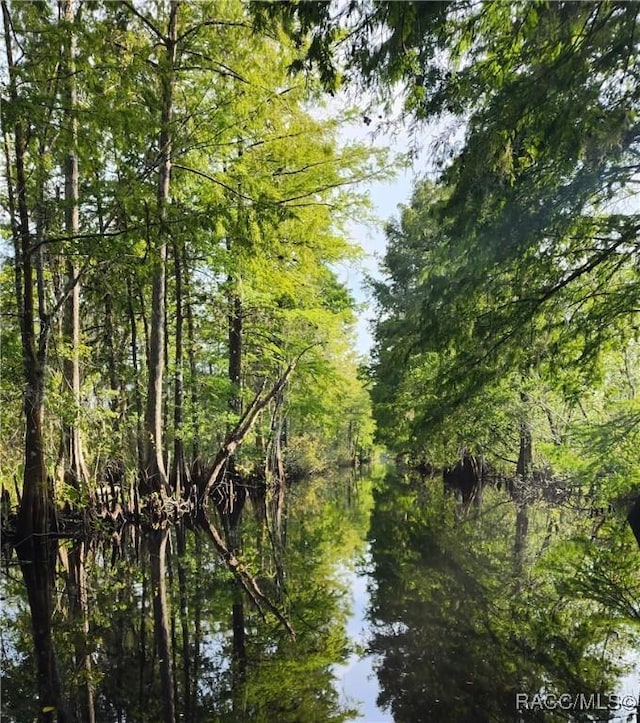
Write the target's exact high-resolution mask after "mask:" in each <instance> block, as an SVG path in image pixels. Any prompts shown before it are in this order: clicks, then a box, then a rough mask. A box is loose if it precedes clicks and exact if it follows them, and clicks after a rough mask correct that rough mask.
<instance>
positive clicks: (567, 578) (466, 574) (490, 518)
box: [369, 477, 640, 723]
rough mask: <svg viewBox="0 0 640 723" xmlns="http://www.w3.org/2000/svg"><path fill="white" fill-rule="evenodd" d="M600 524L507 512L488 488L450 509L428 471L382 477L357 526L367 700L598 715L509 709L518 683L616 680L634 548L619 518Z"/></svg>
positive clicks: (421, 713)
mask: <svg viewBox="0 0 640 723" xmlns="http://www.w3.org/2000/svg"><path fill="white" fill-rule="evenodd" d="M523 516H526V518H527V519H526V521H525V520H523ZM604 524H605V525H606V526H607V533H606V534H603V535H601V536H598V537H597V538H594V539H592V537H591V533H592V532H593V521H591V520H589V519H588V517H587V516H585V515H581V514H579V513H576V512H575V511H571V510H569V509H562V508H553V507H551V506H548V505H543V504H542V503H539V504H536V505H528V506H522V505H521V506H519V508H518V510H517V511H516V506H515V505H514V504H513V503H512V502H511V501H510V500H509V499H508V498H507V496H506V495H505V494H504V493H499V492H498V491H497V490H487V493H486V497H485V500H484V506H483V509H482V511H481V513H480V514H479V515H475V514H473V515H466V516H465V515H459V514H457V511H456V510H455V503H454V502H453V500H451V499H448V498H446V497H445V496H444V494H443V491H442V488H441V485H439V484H437V482H436V480H426V481H418V480H415V479H411V478H404V479H398V478H394V477H389V478H387V480H386V481H385V484H384V485H382V486H380V487H379V488H378V489H377V490H376V491H375V505H374V512H373V515H372V520H371V528H370V533H369V536H370V539H371V554H372V559H373V566H374V572H373V575H374V576H375V578H374V581H373V582H372V589H371V609H370V620H371V628H372V638H371V644H370V650H371V652H372V653H373V654H375V655H376V656H377V658H378V664H377V675H378V679H379V684H380V694H379V697H378V704H379V705H380V706H384V707H389V708H390V709H391V711H392V713H393V717H394V720H395V721H397V722H398V723H403V722H405V721H406V722H407V723H416V722H417V721H429V722H432V721H438V722H443V723H444V722H447V721H452V722H455V723H466V722H468V723H483V722H484V721H487V722H489V721H492V722H493V721H496V722H497V721H519V720H523V721H524V720H527V721H528V720H539V721H543V720H544V721H554V720H576V721H582V720H585V721H586V720H609V719H610V716H609V712H608V711H594V710H591V711H577V712H574V713H572V714H571V715H570V714H569V713H568V712H566V711H563V710H560V709H556V710H550V709H547V710H541V709H540V707H538V709H537V710H533V709H531V710H527V711H524V710H523V711H520V712H517V711H516V693H523V694H524V693H526V694H528V695H529V696H530V698H529V699H530V700H532V698H531V696H533V694H535V693H539V692H541V691H546V692H548V693H554V694H557V695H559V694H562V693H571V694H574V695H575V694H578V695H579V694H580V693H585V694H586V695H587V697H588V695H589V694H591V693H594V694H595V693H603V694H604V693H610V692H615V691H616V683H617V678H618V676H619V674H620V664H619V661H620V660H621V656H622V654H623V652H624V649H625V645H626V646H627V650H628V649H629V647H630V646H631V645H633V644H635V645H636V646H637V642H638V640H637V633H638V630H639V626H638V623H639V622H640V581H639V579H638V577H639V576H638V570H640V555H639V553H638V549H637V546H636V544H635V540H634V539H633V535H632V533H631V531H630V529H629V528H628V526H627V525H626V524H625V520H624V517H622V516H621V517H620V518H617V517H615V516H614V517H612V518H611V519H608V520H606V521H605V523H604ZM525 531H526V532H525ZM633 631H635V640H632V632H633ZM636 649H637V647H636ZM521 700H522V699H521ZM603 700H604V696H603ZM627 713H632V711H627ZM617 715H620V712H618V713H617ZM572 716H573V717H572ZM611 717H613V713H611ZM623 719H626V718H623Z"/></svg>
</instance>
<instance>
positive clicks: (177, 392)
mask: <svg viewBox="0 0 640 723" xmlns="http://www.w3.org/2000/svg"><path fill="white" fill-rule="evenodd" d="M173 261H174V274H175V288H176V291H175V293H176V314H175V319H176V322H175V323H176V337H175V347H176V349H175V355H176V359H175V374H174V401H173V433H174V442H173V470H172V475H171V476H172V487H173V491H174V494H175V496H176V498H177V499H180V498H181V497H182V496H183V494H184V490H185V488H186V487H187V482H188V480H187V479H185V478H186V474H187V469H186V464H185V457H184V441H183V438H182V435H183V422H184V373H183V366H184V344H183V326H184V314H183V303H182V254H181V253H180V247H179V245H178V244H177V243H176V242H175V241H174V242H173Z"/></svg>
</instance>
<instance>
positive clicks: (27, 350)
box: [1, 0, 70, 721]
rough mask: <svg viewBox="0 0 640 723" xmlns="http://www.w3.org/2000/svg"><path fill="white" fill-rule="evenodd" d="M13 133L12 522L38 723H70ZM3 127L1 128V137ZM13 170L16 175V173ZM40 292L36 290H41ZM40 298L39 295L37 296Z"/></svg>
mask: <svg viewBox="0 0 640 723" xmlns="http://www.w3.org/2000/svg"><path fill="white" fill-rule="evenodd" d="M1 6H2V19H3V26H4V40H5V51H6V61H7V73H8V81H9V82H8V95H9V99H10V102H11V103H12V105H13V106H14V107H15V108H19V103H18V100H19V99H18V92H17V84H16V67H15V64H14V58H13V47H12V39H11V16H10V13H9V9H8V6H7V3H6V2H5V0H2V3H1ZM12 131H13V139H12V140H13V159H12V158H11V154H10V150H9V140H8V137H7V136H6V135H5V152H6V169H5V170H6V173H7V185H8V191H9V193H8V195H9V202H10V217H11V221H12V235H13V244H14V251H15V261H14V272H15V289H16V301H17V313H18V316H19V318H20V334H21V341H22V360H23V372H24V382H25V384H24V397H23V410H24V417H25V438H24V455H25V456H24V473H23V484H22V494H21V495H20V506H19V509H18V519H17V524H16V538H15V539H16V552H17V555H18V560H19V562H20V568H21V571H22V575H23V577H24V581H25V586H26V588H27V596H28V600H29V607H30V610H31V624H32V631H33V642H34V648H35V652H36V668H37V686H38V705H39V711H40V712H39V720H41V721H49V720H51V721H53V720H54V717H55V716H56V714H57V719H58V720H59V721H69V720H70V717H69V713H68V711H67V706H66V704H65V701H64V697H63V694H62V684H61V680H60V675H59V672H58V667H57V661H56V653H55V648H54V643H53V635H52V630H51V617H52V612H53V600H52V597H53V584H54V577H55V564H56V559H57V543H56V541H55V539H54V538H53V537H52V536H51V535H50V533H51V531H52V526H54V525H55V517H54V515H53V499H52V493H53V491H52V488H51V487H50V486H49V484H48V480H47V473H46V466H45V457H44V444H43V422H44V379H45V366H46V359H47V346H48V340H49V322H50V320H49V317H48V316H42V314H44V313H45V312H44V308H43V306H42V305H39V310H40V314H41V316H40V318H39V320H38V327H39V331H38V332H37V333H36V320H35V313H36V312H35V295H34V282H37V280H38V279H43V275H42V274H38V273H37V268H36V269H34V265H33V263H34V259H35V260H36V266H37V260H38V258H39V256H38V254H34V253H33V248H32V239H31V229H30V218H29V206H28V200H27V172H26V168H25V156H26V153H27V144H26V138H25V133H24V128H23V125H22V122H21V120H20V117H19V115H18V117H17V119H16V121H15V124H14V127H13V129H12ZM6 133H7V129H5V134H6ZM14 171H15V176H14ZM39 291H40V293H43V291H42V289H40V290H39ZM38 296H40V294H39V295H38Z"/></svg>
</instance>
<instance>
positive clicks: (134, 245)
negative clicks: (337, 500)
mask: <svg viewBox="0 0 640 723" xmlns="http://www.w3.org/2000/svg"><path fill="white" fill-rule="evenodd" d="M2 13H3V23H4V26H3V27H4V49H5V57H6V63H5V76H4V88H3V132H4V155H5V164H4V167H5V193H4V194H3V206H4V218H3V224H4V225H3V237H4V241H3V255H4V257H5V260H4V262H3V264H2V269H1V278H0V288H1V294H2V314H3V322H2V365H3V374H2V382H1V385H2V389H1V394H2V402H3V403H2V428H3V431H4V435H3V436H4V439H3V444H2V447H1V450H0V455H1V457H0V459H1V461H2V469H3V473H2V476H3V485H4V487H5V489H9V490H10V491H11V495H12V496H13V498H14V499H13V501H14V502H16V499H15V496H16V493H17V495H18V496H19V497H20V500H21V504H20V514H19V525H20V528H21V533H20V534H21V535H22V536H27V535H28V534H29V533H30V531H31V530H36V529H45V527H46V526H47V524H48V523H47V522H46V520H47V519H48V518H50V517H51V514H52V506H54V504H55V505H57V506H60V505H62V504H63V503H68V504H69V505H71V506H72V507H73V506H78V505H83V504H86V503H89V502H95V501H96V490H97V489H98V488H100V487H102V486H104V485H105V484H107V483H113V482H114V479H116V481H117V484H118V485H119V486H121V487H122V489H123V490H124V489H126V492H127V500H130V501H131V505H132V507H133V504H134V502H135V504H139V497H141V496H144V495H146V494H149V493H151V492H155V493H158V494H159V495H161V497H162V498H167V497H172V496H173V497H175V498H176V499H180V498H183V497H184V498H186V497H188V496H189V495H192V494H194V491H193V489H192V487H193V485H194V484H196V483H197V489H196V491H195V494H196V495H197V496H199V497H200V498H202V497H203V496H204V495H206V494H208V493H209V492H210V491H211V489H212V487H213V486H215V484H217V482H219V481H220V479H221V478H222V476H223V474H224V472H225V470H226V469H227V468H228V463H229V461H230V459H232V458H234V460H235V466H236V467H238V468H239V469H240V470H241V473H243V474H246V473H248V472H249V471H250V470H253V471H256V470H257V471H259V472H260V474H262V475H263V476H264V475H265V474H266V475H270V474H271V475H282V472H283V457H284V455H283V447H284V446H285V445H286V446H287V449H288V451H289V461H290V462H291V465H292V467H295V466H296V465H297V466H298V467H299V468H310V467H314V466H315V467H318V466H321V465H322V464H324V463H326V462H325V461H326V460H327V459H330V460H331V461H340V460H341V461H344V462H352V461H353V460H356V459H358V458H359V457H363V456H366V454H367V451H366V450H367V447H368V446H369V445H370V443H371V433H372V423H371V420H370V414H369V402H368V397H367V394H366V392H365V390H364V386H363V384H362V383H361V381H360V380H359V375H358V362H357V359H356V357H355V355H354V353H353V350H352V347H353V333H352V325H353V321H354V314H355V312H354V308H355V305H354V301H353V299H352V298H351V297H350V295H349V292H348V291H347V289H346V288H345V287H344V285H343V284H342V283H341V282H340V281H339V280H338V277H337V275H336V268H337V266H336V265H337V264H339V263H342V262H349V261H352V260H354V259H356V258H357V256H358V253H359V252H358V249H357V248H356V247H355V246H354V245H352V244H351V243H350V242H349V240H348V238H347V236H346V234H345V231H344V222H345V220H346V219H347V218H348V217H349V216H350V215H352V214H354V213H356V212H362V211H363V209H364V207H365V205H366V202H365V199H364V198H363V197H362V196H361V195H359V193H358V191H357V184H358V183H359V182H361V181H365V180H367V179H371V178H374V177H380V176H381V175H383V174H384V173H385V172H386V171H385V159H384V157H383V156H382V155H381V154H379V153H374V152H373V151H372V150H371V149H370V148H367V147H363V146H358V145H357V144H353V143H341V142H340V140H339V128H340V123H341V122H342V121H344V120H345V119H346V118H347V117H348V111H346V112H345V113H344V114H342V115H341V116H340V117H338V116H337V115H336V117H330V114H329V113H328V112H327V111H324V112H323V113H322V115H323V116H324V118H325V119H324V120H323V119H318V118H317V117H314V116H313V115H312V113H311V112H310V108H311V106H312V105H313V104H314V103H315V104H316V105H317V104H319V103H320V99H319V82H318V81H317V80H316V79H315V78H314V75H315V74H313V73H310V74H307V75H305V76H293V75H292V74H291V73H290V67H291V65H292V63H293V62H294V61H295V59H296V57H297V53H298V50H297V49H296V47H295V44H294V43H293V42H292V41H290V40H289V39H288V38H287V37H286V36H285V35H284V34H283V33H282V32H280V31H279V30H278V29H277V27H276V26H275V25H274V26H270V28H265V29H264V30H263V31H261V32H259V33H256V32H255V31H254V25H253V18H252V16H251V15H250V14H249V13H248V10H247V8H246V6H244V5H243V4H241V3H234V2H230V3H182V2H178V1H174V2H168V3H159V4H153V5H149V6H144V7H143V6H139V5H137V4H133V3H128V2H122V3H93V4H87V3H75V2H73V0H65V1H64V2H60V3H13V4H11V3H6V2H5V3H3V4H2ZM317 115H318V114H317V113H316V116H317ZM294 367H295V369H294ZM259 413H262V414H259ZM247 437H249V438H250V440H249V441H250V443H248V444H245V445H244V447H240V446H239V445H240V443H241V442H243V441H244V440H245V439H246V438H247ZM241 450H242V451H241ZM323 454H324V459H323ZM198 475H199V476H198ZM12 477H15V480H16V481H15V484H14V482H13V480H12ZM196 477H198V478H197V479H196ZM134 498H135V499H134Z"/></svg>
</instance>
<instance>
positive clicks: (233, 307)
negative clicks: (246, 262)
mask: <svg viewBox="0 0 640 723" xmlns="http://www.w3.org/2000/svg"><path fill="white" fill-rule="evenodd" d="M231 282H232V279H231V278H229V283H231ZM228 304H229V319H228V322H229V381H230V382H231V385H232V389H233V396H232V397H231V400H230V401H229V406H230V407H231V410H232V411H234V412H236V414H242V321H243V319H242V300H241V299H240V297H239V296H238V295H237V294H236V293H234V292H233V291H232V292H231V293H230V297H229V301H228Z"/></svg>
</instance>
